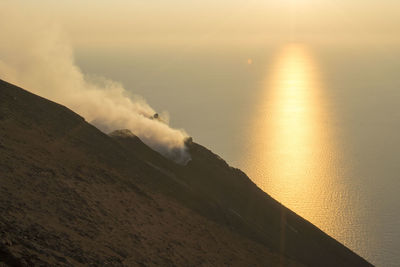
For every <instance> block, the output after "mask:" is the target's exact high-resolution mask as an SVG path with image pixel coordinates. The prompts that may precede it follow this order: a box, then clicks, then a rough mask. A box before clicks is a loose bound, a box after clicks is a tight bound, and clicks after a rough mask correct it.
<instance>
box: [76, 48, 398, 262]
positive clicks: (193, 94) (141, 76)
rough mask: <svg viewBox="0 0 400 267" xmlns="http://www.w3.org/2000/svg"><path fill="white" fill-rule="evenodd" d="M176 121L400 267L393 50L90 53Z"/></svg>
mask: <svg viewBox="0 0 400 267" xmlns="http://www.w3.org/2000/svg"><path fill="white" fill-rule="evenodd" d="M76 56H77V63H78V65H79V66H80V67H81V68H82V69H83V71H84V72H86V73H92V74H98V75H103V76H105V77H108V78H111V79H113V80H116V81H120V82H122V83H123V84H124V85H125V87H126V88H127V89H128V90H130V91H132V92H135V93H137V94H139V95H142V96H143V97H144V98H146V99H147V101H148V102H149V104H150V105H151V106H153V107H154V108H155V109H157V110H160V111H162V110H167V111H169V113H170V115H171V124H172V125H173V126H175V127H178V128H184V129H186V131H187V132H188V133H189V134H190V135H191V136H193V137H194V140H195V141H196V142H198V143H200V144H203V145H205V146H207V147H208V148H210V149H211V150H213V151H214V152H215V153H217V154H219V155H220V156H222V157H223V158H224V159H226V160H227V161H228V162H229V163H230V164H231V165H233V166H235V167H239V168H241V169H242V170H244V171H245V172H246V173H247V174H248V175H249V176H250V178H251V179H252V180H253V181H255V182H256V183H257V184H258V185H259V186H260V187H261V188H262V189H263V190H264V191H266V192H267V193H269V194H270V195H272V196H273V197H274V198H276V199H277V200H278V201H280V202H282V203H283V204H284V205H286V206H287V207H289V208H291V209H292V210H294V211H295V212H297V213H298V214H300V215H301V216H303V217H304V218H306V219H307V220H309V221H311V222H312V223H314V224H316V225H317V226H318V227H320V228H321V229H322V230H324V231H325V232H327V233H328V234H330V235H331V236H333V237H334V238H336V239H337V240H339V241H340V242H343V243H344V244H345V245H347V246H348V247H350V248H351V249H353V250H354V251H355V252H357V253H359V254H360V255H362V256H363V257H365V258H366V259H368V260H369V261H371V262H372V263H373V264H376V265H378V266H400V253H399V251H400V192H399V191H400V138H399V132H400V110H399V105H400V49H399V48H398V47H397V46H395V45H377V44H374V45H373V44H370V45H354V44H353V45H344V44H341V45H339V44H336V45H332V44H331V45H304V44H282V45H274V46H272V45H271V46H260V45H258V46H247V47H244V46H235V45H220V46H208V47H205V46H182V47H172V46H170V47H156V46H149V47H145V48H144V47H134V48H129V49H128V48H126V49H98V50H88V49H80V50H78V51H77V54H76Z"/></svg>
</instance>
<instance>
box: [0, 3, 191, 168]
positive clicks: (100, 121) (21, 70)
mask: <svg viewBox="0 0 400 267" xmlns="http://www.w3.org/2000/svg"><path fill="white" fill-rule="evenodd" d="M36 21H37V20H35V19H34V18H32V17H29V16H28V17H27V16H25V15H24V16H22V15H20V14H16V13H13V12H11V11H10V12H8V10H7V9H2V11H0V36H1V42H0V78H1V79H3V80H6V81H8V82H11V83H14V84H17V85H19V86H21V87H23V88H26V89H28V90H30V91H32V92H33V93H35V94H38V95H41V96H43V97H46V98H48V99H51V100H53V101H55V102H58V103H61V104H63V105H65V106H67V107H69V108H70V109H72V110H74V111H75V112H77V113H79V114H80V115H81V116H83V117H84V118H85V119H86V120H87V121H89V122H91V123H92V124H94V125H95V126H96V127H98V128H99V129H100V130H102V131H103V132H106V133H109V132H111V131H113V130H117V129H129V130H131V131H132V132H133V133H134V134H135V135H137V136H138V137H139V138H140V139H141V140H142V141H143V142H144V143H145V144H147V145H148V146H150V147H151V148H153V149H154V150H156V151H158V152H159V153H161V154H162V155H164V156H165V157H168V158H170V159H172V160H174V161H176V162H178V163H182V164H185V163H186V162H187V161H188V160H189V159H190V155H189V153H188V152H187V151H186V147H185V139H186V138H187V137H188V135H187V134H186V132H185V131H184V130H181V129H174V128H171V127H170V126H169V125H168V114H166V113H161V115H160V118H161V119H151V117H152V116H153V115H154V114H155V113H156V112H155V110H154V109H153V108H151V107H150V106H149V105H148V104H147V103H146V101H145V100H144V99H143V98H140V97H138V96H132V94H129V96H128V93H127V91H126V90H125V88H124V87H123V86H122V84H120V83H118V82H115V81H112V80H109V79H106V78H104V77H99V76H95V75H87V74H84V73H82V71H81V70H80V69H79V67H78V66H77V65H76V64H75V62H74V54H73V50H72V47H71V45H70V44H69V42H68V40H67V38H66V36H65V35H64V34H63V33H62V31H61V30H60V29H59V28H58V27H56V26H49V24H47V23H38V22H36Z"/></svg>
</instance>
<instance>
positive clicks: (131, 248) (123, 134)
mask: <svg viewBox="0 0 400 267" xmlns="http://www.w3.org/2000/svg"><path fill="white" fill-rule="evenodd" d="M187 145H188V148H189V151H190V153H191V155H192V161H190V162H189V163H188V164H187V165H186V166H181V165H177V164H175V163H174V162H172V161H169V160H167V159H165V158H164V157H162V156H161V155H159V154H158V153H157V152H155V151H153V150H151V149H150V148H148V147H147V146H146V145H145V144H144V143H142V142H141V141H140V139H139V138H137V137H136V136H134V135H133V134H131V133H129V132H128V131H116V132H114V133H112V134H110V136H108V135H105V134H103V133H102V132H100V131H99V130H98V129H96V128H95V127H93V126H92V125H90V124H89V123H87V122H85V120H84V119H83V118H82V117H80V116H79V115H77V114H75V113H73V112H72V111H70V110H69V109H67V108H65V107H63V106H61V105H59V104H56V103H53V102H51V101H48V100H46V99H44V98H41V97H38V96H36V95H33V94H31V93H29V92H27V91H25V90H23V89H21V88H18V87H16V86H13V85H11V84H8V83H6V82H4V81H1V80H0V263H1V262H3V263H5V264H7V265H10V266H32V265H39V266H41V265H57V266H72V265H73V266H75V265H89V264H92V265H109V266H120V265H126V266H138V265H141V266H160V265H162V266H174V265H178V266H182V265H183V266H188V265H206V266H223V265H229V266H232V265H233V266H278V265H282V264H284V265H288V266H292V265H293V266H301V265H309V266H369V263H368V262H366V261H365V260H363V259H362V258H361V257H359V256H358V255H356V254H354V253H353V252H352V251H350V250H349V249H347V248H346V247H344V246H343V245H341V244H340V243H338V242H337V241H335V240H334V239H332V238H330V237H329V236H327V235H326V234H324V233H323V232H322V231H320V230H319V229H318V228H316V227H315V226H313V225H311V224H310V223H308V222H307V221H305V220H303V219H302V218H300V217H299V216H297V215H296V214H294V213H292V212H291V211H289V210H288V209H286V208H285V207H283V206H281V205H280V204H279V203H277V202H276V201H275V200H273V199H272V198H271V197H269V196H268V195H267V194H265V193H264V192H262V191H261V190H260V189H258V188H257V186H256V185H255V184H254V183H252V182H251V180H250V179H249V178H248V177H247V176H246V175H245V174H244V173H243V172H241V171H240V170H238V169H234V168H231V167H230V166H228V165H227V164H226V163H225V162H224V161H223V160H222V159H220V158H219V157H218V156H216V155H215V154H213V153H212V152H211V151H209V150H207V149H206V148H204V147H202V146H200V145H198V144H196V143H193V142H191V141H190V140H188V142H187Z"/></svg>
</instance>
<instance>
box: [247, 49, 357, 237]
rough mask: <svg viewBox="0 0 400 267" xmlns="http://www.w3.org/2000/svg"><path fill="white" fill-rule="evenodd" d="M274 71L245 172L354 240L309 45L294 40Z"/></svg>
mask: <svg viewBox="0 0 400 267" xmlns="http://www.w3.org/2000/svg"><path fill="white" fill-rule="evenodd" d="M271 69H272V70H273V71H272V72H271V71H270V70H268V72H267V77H268V78H267V80H266V82H265V83H264V86H263V88H264V89H263V95H262V96H261V97H260V103H258V105H256V106H255V110H256V114H257V115H256V116H255V119H254V120H253V122H252V124H253V126H252V128H251V130H250V133H249V135H251V136H252V138H251V139H250V140H251V141H250V142H251V143H250V147H251V148H250V152H249V153H248V154H247V155H246V159H245V161H246V162H245V166H246V167H245V171H246V172H247V173H248V174H249V176H250V177H251V178H252V179H253V181H254V182H256V183H257V184H258V185H259V186H260V187H261V188H262V189H263V190H264V191H265V192H267V193H269V194H270V195H271V196H272V197H274V198H275V199H277V200H278V201H280V202H281V203H283V204H284V205H286V206H287V207H289V208H290V209H292V210H293V211H295V212H296V213H298V214H299V215H301V216H303V217H304V218H306V219H307V220H309V221H311V222H312V223H314V224H315V225H317V226H318V227H320V228H321V229H322V230H324V231H325V232H327V233H328V234H330V235H332V236H334V237H336V238H338V239H341V241H342V242H344V243H347V244H351V243H353V241H354V242H355V240H352V239H355V238H357V237H356V236H352V233H350V232H349V231H350V230H349V229H351V227H350V225H351V224H352V223H354V222H353V220H354V218H355V217H354V216H353V215H354V214H355V213H354V212H353V211H350V210H348V209H347V205H346V204H347V203H346V201H348V199H350V197H349V196H348V194H349V193H348V189H347V188H346V186H345V184H343V183H342V182H341V177H344V176H345V175H346V170H345V169H344V167H343V166H344V165H343V164H340V160H341V159H340V158H339V157H338V155H340V154H339V153H338V152H339V150H340V147H339V144H338V143H337V142H336V138H335V133H334V127H333V122H332V121H333V116H332V115H331V114H330V113H329V107H328V105H327V99H326V96H325V95H324V91H323V90H322V86H321V84H322V83H321V81H320V80H319V77H318V72H317V70H318V68H317V67H316V66H315V63H314V62H313V61H312V57H311V55H310V53H309V51H308V50H307V48H306V47H304V46H302V45H299V44H291V45H287V46H285V47H284V48H283V49H282V51H281V53H280V54H279V55H278V57H277V61H276V64H275V65H274V66H273V67H272V68H271ZM353 207H354V205H353Z"/></svg>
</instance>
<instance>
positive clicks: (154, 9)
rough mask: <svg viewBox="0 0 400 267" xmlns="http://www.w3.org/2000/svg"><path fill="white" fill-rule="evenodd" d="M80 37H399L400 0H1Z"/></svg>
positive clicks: (78, 40) (91, 40)
mask: <svg viewBox="0 0 400 267" xmlns="http://www.w3.org/2000/svg"><path fill="white" fill-rule="evenodd" d="M0 5H1V7H2V10H3V11H5V10H13V12H17V13H21V14H28V15H29V16H33V20H35V19H38V20H46V21H47V23H54V24H57V25H59V26H61V28H62V29H63V30H64V31H66V32H67V34H68V36H69V37H70V38H71V41H72V42H73V43H74V44H76V45H89V46H91V45H102V44H105V45H134V44H137V43H160V42H162V43H180V42H195V43H201V42H211V43H212V42H266V41H267V42H269V41H276V40H282V41H288V40H289V41H303V40H311V41H312V40H322V41H332V40H338V39H340V40H350V41H356V40H358V41H376V40H379V41H385V42H393V41H396V42H397V41H398V40H399V37H398V35H399V34H398V33H399V32H400V1H398V0H381V1H376V0H279V1H278V0H276V1H270V0H229V1H228V0H221V1H215V0H214V1H211V0H203V1H188V0H186V1H183V0H169V1H166V0H136V1H134V0H133V1H132V0H113V1H108V0H80V1H78V0H68V1H67V0H64V1H52V0H42V1H33V0H25V1H22V0H2V1H1V3H0Z"/></svg>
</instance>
